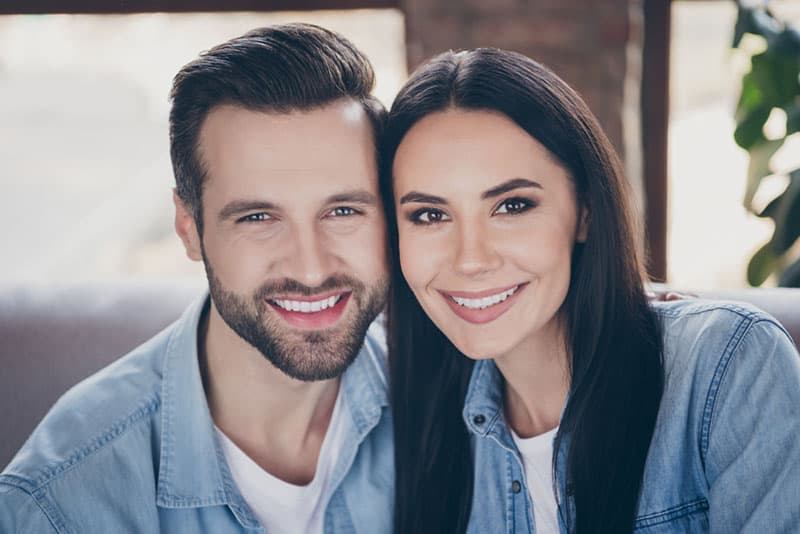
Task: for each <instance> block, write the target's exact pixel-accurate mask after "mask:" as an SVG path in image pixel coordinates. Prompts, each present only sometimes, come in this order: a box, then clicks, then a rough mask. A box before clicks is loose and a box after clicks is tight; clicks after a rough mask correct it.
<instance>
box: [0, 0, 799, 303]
mask: <svg viewBox="0 0 800 534" xmlns="http://www.w3.org/2000/svg"><path fill="white" fill-rule="evenodd" d="M283 3H284V4H286V5H280V4H281V2H266V1H263V2H258V1H249V2H248V1H239V2H226V3H225V5H224V6H218V8H219V9H223V10H224V12H212V11H210V10H212V9H215V8H216V7H215V6H214V2H197V3H194V4H193V3H191V2H168V1H165V2H158V1H146V0H141V1H139V2H137V1H129V2H125V3H121V4H119V6H117V8H116V12H115V7H114V6H111V7H109V6H107V5H105V4H107V2H91V1H84V2H46V1H28V2H11V1H8V0H4V2H3V4H4V5H3V6H0V13H4V14H2V15H0V228H2V230H1V231H0V250H2V251H3V254H2V261H0V280H3V281H6V282H8V281H11V282H16V281H31V282H43V283H45V282H66V281H75V280H93V279H114V278H120V277H139V278H165V277H195V278H201V277H202V276H203V271H202V269H201V268H200V266H199V265H197V264H194V263H192V262H190V261H189V260H188V259H186V258H185V256H184V254H183V250H182V247H181V245H180V242H179V240H178V238H177V237H176V236H175V235H174V232H173V230H172V214H173V211H172V209H173V208H172V202H171V188H172V186H173V179H172V170H171V165H170V161H169V146H168V132H167V115H168V111H169V102H168V99H167V96H168V93H169V88H170V84H171V79H172V76H173V75H174V74H175V73H176V72H177V70H178V69H179V68H180V67H181V66H182V65H183V64H185V63H187V62H188V61H190V60H192V59H193V58H194V57H196V56H197V54H198V53H199V52H200V51H202V50H205V49H208V48H210V47H211V46H213V45H215V44H218V43H220V42H222V41H224V40H226V39H228V38H231V37H233V36H236V35H239V34H241V33H244V32H245V31H247V30H249V29H251V28H254V27H257V26H262V25H266V24H272V23H276V22H288V21H307V22H313V23H317V24H320V25H322V26H326V27H328V28H331V29H333V30H336V31H339V32H341V33H342V34H344V35H345V36H347V37H348V38H350V39H351V40H352V41H353V42H354V43H355V44H356V46H358V47H359V48H361V49H362V50H363V51H364V52H365V53H366V54H367V55H368V56H369V57H370V59H371V60H372V62H373V64H374V66H375V70H376V74H377V81H378V86H377V95H378V97H379V98H380V99H381V100H382V101H383V102H384V103H385V104H386V105H387V106H389V105H390V104H391V101H392V97H393V95H394V94H395V92H396V91H397V89H398V88H399V87H400V85H401V84H402V83H403V81H404V80H405V78H406V76H407V74H408V72H409V71H410V70H412V69H413V68H414V67H415V66H416V65H418V64H419V63H420V62H421V61H422V60H423V59H424V58H426V57H430V56H431V55H433V54H435V53H436V52H439V51H442V50H446V49H449V48H454V49H456V48H464V47H474V46H500V47H503V48H511V49H515V50H518V51H521V52H523V53H526V54H528V55H530V56H532V57H534V58H536V59H538V60H540V61H542V62H544V63H546V64H548V65H549V66H550V67H551V68H553V70H555V71H556V72H557V73H558V74H559V75H561V76H562V77H563V78H564V79H566V80H567V81H568V82H569V83H570V84H572V85H573V86H574V87H575V88H577V89H578V91H579V92H581V94H582V95H583V96H584V97H585V99H586V100H587V102H588V103H589V105H590V107H591V108H592V109H593V110H594V111H595V113H596V114H597V116H598V118H599V119H600V121H601V123H602V124H603V126H604V128H605V129H606V132H607V133H608V134H609V137H610V138H611V139H612V142H613V143H614V144H615V146H616V147H617V148H618V150H619V151H620V153H621V154H622V155H623V157H624V161H625V167H626V170H627V173H628V176H629V179H630V181H631V184H632V186H633V189H634V191H635V193H636V196H637V200H638V203H639V206H640V210H641V214H642V221H643V223H644V226H645V227H646V229H647V232H648V233H647V237H646V242H647V244H648V245H649V247H650V250H651V263H650V269H651V271H652V272H653V274H654V277H655V278H657V279H662V280H663V279H664V278H666V279H667V280H668V281H669V282H670V283H672V284H674V285H676V286H679V287H684V288H735V287H741V286H744V285H746V284H747V268H748V262H749V261H750V258H751V257H752V256H753V254H754V253H755V252H756V251H757V250H759V248H760V247H761V246H762V245H763V244H764V243H765V242H767V241H769V240H770V237H771V236H772V235H773V230H774V225H773V221H772V219H770V218H763V217H758V216H756V215H755V214H754V213H752V209H751V210H747V209H745V206H744V204H743V198H744V196H745V188H746V183H747V176H748V165H749V162H750V158H749V155H748V152H747V151H745V150H744V149H742V148H740V146H737V143H736V142H735V141H734V130H735V129H736V120H735V111H736V109H737V102H738V101H739V94H740V91H741V87H742V78H743V76H744V75H745V74H746V73H747V72H748V71H749V70H750V57H751V55H753V54H757V53H759V52H760V51H762V50H764V49H765V48H766V46H767V44H766V42H767V41H766V40H765V39H764V38H761V37H757V36H755V35H750V34H748V35H745V36H744V39H743V40H742V42H741V44H740V46H739V48H737V49H734V48H732V42H733V36H734V25H735V23H736V21H737V5H736V3H735V2H733V1H729V0H717V1H690V0H673V1H671V2H670V1H669V0H658V1H656V0H652V1H651V0H595V1H593V2H585V1H581V0H463V1H462V2H452V1H449V0H408V1H400V0H397V1H392V0H376V1H370V0H360V1H349V0H342V1H339V2H336V1H322V0H318V1H316V2H315V1H311V0H306V1H302V2H283ZM65 4H66V5H67V6H68V7H66V8H65V7H64V5H65ZM70 4H71V7H70ZM95 4H96V5H95ZM217 4H222V2H217ZM769 5H770V9H771V12H772V14H773V15H774V16H775V17H776V18H779V19H780V20H784V21H787V22H790V23H793V24H795V25H800V2H798V1H797V0H783V1H773V2H770V4H769ZM287 7H292V8H294V9H296V10H295V11H286V10H282V9H283V8H287ZM192 9H197V11H198V12H191V10H192ZM165 11H171V12H165ZM798 83H800V82H798ZM797 102H800V100H798V101H797ZM798 109H800V108H798ZM782 119H783V122H784V123H785V122H786V117H785V115H784V116H783V118H782ZM766 122H767V124H766V125H765V126H764V128H763V130H764V133H765V135H766V136H767V137H768V138H769V137H770V136H780V135H784V134H786V131H785V129H784V130H783V131H781V124H782V123H781V117H780V116H778V117H777V118H774V119H773V116H772V115H770V117H769V120H767V121H766ZM771 129H774V130H776V133H771V132H770V130H771ZM796 137H797V136H790V137H789V138H788V139H787V141H786V143H784V144H783V145H782V147H781V148H780V149H779V150H778V151H777V153H776V154H774V156H775V157H774V159H773V160H772V167H773V168H772V169H771V172H775V174H774V175H770V176H768V177H767V178H766V179H764V180H763V182H762V183H761V187H760V188H759V189H758V191H757V193H756V195H755V197H754V199H753V203H754V204H755V205H760V206H761V207H762V208H763V207H764V206H766V205H767V204H768V203H769V201H770V200H771V199H772V198H774V197H775V196H776V195H778V194H780V193H781V192H782V191H784V190H785V189H786V188H787V185H788V184H789V180H790V178H789V177H788V176H787V175H785V173H786V172H788V171H789V170H791V169H795V168H797V167H798V166H800V145H798V140H797V139H795V138H796ZM740 144H741V143H740ZM798 183H799V184H800V176H799V177H798ZM797 215H798V217H800V214H797ZM798 243H800V242H798ZM798 243H795V245H798ZM794 249H795V250H796V249H797V246H795V247H794ZM776 280H777V279H776V277H775V276H774V275H773V276H771V277H769V278H767V280H766V282H765V285H774V284H775V283H776Z"/></svg>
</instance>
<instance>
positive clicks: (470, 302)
mask: <svg viewBox="0 0 800 534" xmlns="http://www.w3.org/2000/svg"><path fill="white" fill-rule="evenodd" d="M517 289H519V286H514V287H512V288H511V289H509V290H506V291H503V292H502V293H498V294H497V295H490V296H488V297H483V298H480V299H465V298H461V297H454V296H452V295H451V296H450V298H452V299H453V300H454V301H455V302H456V304H458V305H459V306H463V307H465V308H469V309H471V310H482V309H484V308H488V307H489V306H494V305H495V304H499V303H501V302H503V301H504V300H506V299H507V298H508V297H510V296H511V295H513V294H514V292H515V291H516V290H517Z"/></svg>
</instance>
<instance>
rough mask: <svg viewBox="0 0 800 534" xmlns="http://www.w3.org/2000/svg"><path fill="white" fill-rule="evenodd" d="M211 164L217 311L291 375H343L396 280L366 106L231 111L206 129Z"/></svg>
mask: <svg viewBox="0 0 800 534" xmlns="http://www.w3.org/2000/svg"><path fill="white" fill-rule="evenodd" d="M200 158H201V160H202V161H203V162H204V164H205V166H206V169H207V179H206V183H205V186H204V192H203V209H202V212H203V236H202V238H200V237H199V236H197V239H198V242H197V245H198V246H199V255H201V256H202V259H203V261H204V262H205V267H206V272H207V274H208V280H209V286H210V290H211V298H212V303H213V306H214V307H215V308H216V311H217V312H218V313H219V315H220V316H221V317H222V319H223V320H224V321H225V323H226V324H227V325H228V326H229V327H230V328H231V329H232V330H234V331H235V332H236V333H237V334H238V335H239V336H240V337H242V338H243V339H245V340H246V341H247V342H249V343H250V344H251V345H253V346H254V347H256V348H257V349H259V350H260V351H261V352H262V353H263V354H264V356H265V357H266V358H267V359H268V360H269V361H270V362H272V364H273V365H275V366H276V367H277V368H279V369H280V370H281V371H283V372H284V373H286V374H287V375H289V376H291V377H293V378H296V379H300V380H322V379H328V378H333V377H335V376H338V375H340V374H341V373H342V372H343V371H344V370H345V368H346V367H347V366H348V365H349V364H350V363H351V362H352V361H353V359H354V358H355V356H356V355H357V354H358V350H359V348H360V346H361V344H362V342H363V339H364V335H365V333H366V330H367V327H368V326H369V324H370V323H371V322H372V320H373V319H374V318H375V316H376V315H377V314H378V313H379V312H380V310H381V309H382V308H383V305H384V303H385V299H386V290H387V280H388V274H387V265H386V253H385V249H384V247H385V226H384V224H385V223H384V216H383V210H382V207H381V204H380V196H379V193H378V178H377V166H376V161H375V145H374V139H373V133H372V128H371V125H370V121H369V118H368V116H367V115H366V113H365V111H364V109H363V108H362V106H361V105H359V104H358V103H355V102H353V101H350V100H341V101H337V102H335V103H333V104H330V105H328V106H325V107H323V108H319V109H315V110H312V111H306V112H292V113H289V114H275V113H263V112H258V111H251V110H246V109H243V108H241V107H235V106H220V107H218V108H215V109H213V110H212V111H211V112H210V113H209V115H208V117H207V118H206V121H205V122H204V124H203V127H202V130H201V133H200ZM180 211H181V208H180V207H179V212H180ZM187 213H188V212H187ZM179 217H180V215H179ZM187 224H188V223H187ZM190 226H191V228H190V229H189V232H188V234H189V237H190V239H189V240H188V241H191V237H192V235H195V236H196V229H195V228H194V225H193V223H191V224H190ZM180 232H181V231H180V229H179V233H180ZM192 232H194V234H192ZM182 237H183V235H182ZM200 239H201V240H200ZM184 242H185V243H187V250H188V249H189V248H190V246H191V243H190V242H187V238H184ZM189 254H190V256H191V255H192V251H191V250H190V251H189ZM195 255H197V252H196V251H195Z"/></svg>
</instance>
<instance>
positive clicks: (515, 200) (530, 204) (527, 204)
mask: <svg viewBox="0 0 800 534" xmlns="http://www.w3.org/2000/svg"><path fill="white" fill-rule="evenodd" d="M509 204H520V206H519V207H518V208H516V209H514V210H509V209H508V205H509ZM536 204H537V203H536V202H534V201H532V200H529V199H527V198H521V197H511V198H507V199H505V200H503V201H502V202H501V203H500V204H498V205H497V208H495V210H494V213H497V210H498V209H500V207H502V206H506V213H502V214H501V215H519V214H520V213H525V212H526V211H528V210H529V209H531V208H535V207H536Z"/></svg>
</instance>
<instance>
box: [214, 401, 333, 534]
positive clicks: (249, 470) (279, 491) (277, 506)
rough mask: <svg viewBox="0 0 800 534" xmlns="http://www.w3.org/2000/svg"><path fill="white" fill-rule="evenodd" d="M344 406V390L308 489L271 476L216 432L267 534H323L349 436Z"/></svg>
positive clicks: (237, 480) (220, 432)
mask: <svg viewBox="0 0 800 534" xmlns="http://www.w3.org/2000/svg"><path fill="white" fill-rule="evenodd" d="M341 404H342V394H341V389H340V390H339V394H338V396H337V397H336V403H335V404H334V407H333V413H332V414H331V421H330V423H329V424H328V430H327V432H326V433H325V438H324V439H323V440H322V447H321V448H320V451H319V458H318V459H317V471H316V473H314V479H313V480H312V481H311V482H309V483H308V484H307V485H305V486H297V485H295V484H291V483H289V482H285V481H283V480H281V479H279V478H277V477H274V476H273V475H271V474H269V473H268V472H266V471H265V470H264V469H262V468H261V466H259V465H258V464H257V463H255V462H254V461H253V460H252V459H251V458H250V457H249V456H247V454H245V453H244V451H242V450H241V449H240V448H239V447H237V446H236V444H235V443H233V442H232V441H231V440H230V439H229V438H228V436H226V435H225V434H224V433H223V432H222V431H221V430H220V429H219V428H217V429H216V431H217V435H218V436H219V439H220V443H221V444H222V451H223V453H224V454H225V460H227V462H228V466H229V467H230V470H231V475H232V476H233V480H234V481H235V482H236V486H237V487H238V488H239V491H240V492H241V494H242V497H243V498H244V500H245V502H247V504H248V506H250V509H251V510H252V511H253V513H254V514H255V516H256V518H257V519H258V521H259V522H260V523H261V526H262V527H264V530H265V531H266V533H267V534H283V533H285V532H288V533H294V532H304V533H305V532H308V533H309V534H322V530H323V519H324V517H325V509H326V508H327V506H328V500H330V497H331V495H332V494H333V491H334V489H335V488H334V487H333V481H332V480H331V474H332V472H333V469H334V467H335V465H336V459H337V458H338V457H339V452H340V450H341V448H342V443H343V441H344V436H345V432H344V430H345V424H344V420H343V416H342V415H343V414H342V407H341ZM215 428H216V427H215Z"/></svg>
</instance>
